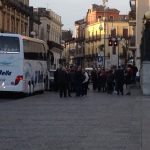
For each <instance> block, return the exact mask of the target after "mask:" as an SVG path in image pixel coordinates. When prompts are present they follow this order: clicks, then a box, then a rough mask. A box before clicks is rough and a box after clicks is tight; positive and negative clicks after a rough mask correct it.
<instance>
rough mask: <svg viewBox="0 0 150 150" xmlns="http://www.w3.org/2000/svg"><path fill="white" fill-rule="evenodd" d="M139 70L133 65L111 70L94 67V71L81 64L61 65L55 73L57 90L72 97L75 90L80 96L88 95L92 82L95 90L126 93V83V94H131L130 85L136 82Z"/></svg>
mask: <svg viewBox="0 0 150 150" xmlns="http://www.w3.org/2000/svg"><path fill="white" fill-rule="evenodd" d="M137 72H138V69H137V67H136V66H133V65H127V66H126V67H123V66H119V67H118V68H116V67H112V68H111V69H109V70H105V69H104V68H98V69H94V68H93V70H92V72H88V71H86V70H85V69H83V68H82V67H81V66H79V67H73V66H71V67H70V68H65V67H60V68H59V69H57V70H56V71H55V74H54V81H55V90H56V91H59V95H60V97H67V96H68V97H71V94H72V93H73V92H75V95H76V96H77V97H80V96H84V95H87V91H88V89H89V87H88V86H89V84H90V83H91V84H93V90H94V91H96V90H97V91H98V92H107V93H108V94H112V93H114V92H116V94H117V95H119V94H121V95H124V88H123V87H124V85H126V91H127V92H126V94H127V95H130V94H131V92H130V85H131V84H132V83H135V82H136V74H137Z"/></svg>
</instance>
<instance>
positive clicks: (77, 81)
mask: <svg viewBox="0 0 150 150" xmlns="http://www.w3.org/2000/svg"><path fill="white" fill-rule="evenodd" d="M83 81H84V75H83V73H82V69H81V67H78V69H77V71H76V72H75V87H76V88H75V90H76V96H77V97H79V96H82V95H83V89H82V82H83Z"/></svg>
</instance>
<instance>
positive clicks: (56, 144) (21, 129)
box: [0, 87, 150, 150]
mask: <svg viewBox="0 0 150 150" xmlns="http://www.w3.org/2000/svg"><path fill="white" fill-rule="evenodd" d="M149 114H150V97H144V96H142V95H141V94H140V89H139V88H136V87H132V95H131V96H121V95H119V96H118V95H109V94H106V93H98V92H93V91H92V90H90V91H89V93H88V95H87V96H85V97H81V98H76V97H75V96H72V97H71V98H59V96H58V93H55V92H46V93H45V94H43V95H35V96H32V97H28V98H22V99H18V100H7V99H6V100H5V99H1V98H0V150H150V115H149Z"/></svg>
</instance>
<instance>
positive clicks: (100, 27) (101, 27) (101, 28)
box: [99, 24, 103, 41]
mask: <svg viewBox="0 0 150 150" xmlns="http://www.w3.org/2000/svg"><path fill="white" fill-rule="evenodd" d="M99 30H100V41H101V31H102V30H103V26H102V25H101V24H100V26H99Z"/></svg>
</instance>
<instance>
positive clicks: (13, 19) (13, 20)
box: [11, 16, 15, 33]
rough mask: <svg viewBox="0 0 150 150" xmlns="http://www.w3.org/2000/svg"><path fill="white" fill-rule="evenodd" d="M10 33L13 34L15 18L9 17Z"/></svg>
mask: <svg viewBox="0 0 150 150" xmlns="http://www.w3.org/2000/svg"><path fill="white" fill-rule="evenodd" d="M11 32H13V33H14V32H15V18H14V17H13V16H12V17H11Z"/></svg>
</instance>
